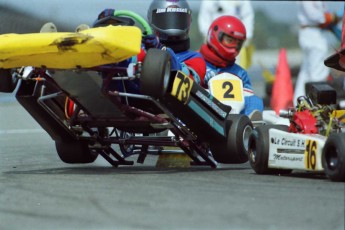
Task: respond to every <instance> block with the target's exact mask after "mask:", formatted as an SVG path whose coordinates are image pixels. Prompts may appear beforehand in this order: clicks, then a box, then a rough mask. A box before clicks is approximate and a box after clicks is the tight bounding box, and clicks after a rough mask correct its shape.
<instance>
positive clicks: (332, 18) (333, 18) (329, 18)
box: [320, 12, 340, 29]
mask: <svg viewBox="0 0 345 230" xmlns="http://www.w3.org/2000/svg"><path fill="white" fill-rule="evenodd" d="M339 20H340V18H338V16H337V14H335V13H330V12H326V13H325V22H324V23H322V24H320V27H321V28H322V29H327V28H329V27H331V26H333V25H335V24H337V23H338V22H339Z"/></svg>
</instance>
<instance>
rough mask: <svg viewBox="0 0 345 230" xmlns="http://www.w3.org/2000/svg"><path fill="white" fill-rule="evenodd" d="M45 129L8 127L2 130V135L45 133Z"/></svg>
mask: <svg viewBox="0 0 345 230" xmlns="http://www.w3.org/2000/svg"><path fill="white" fill-rule="evenodd" d="M44 132H45V131H44V130H43V129H8V130H0V135H3V134H27V133H44Z"/></svg>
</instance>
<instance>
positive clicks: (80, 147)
mask: <svg viewBox="0 0 345 230" xmlns="http://www.w3.org/2000/svg"><path fill="white" fill-rule="evenodd" d="M55 147H56V151H57V153H58V155H59V157H60V159H61V160H62V161H63V162H65V163H67V164H87V163H92V162H94V161H95V160H96V158H97V156H98V153H96V152H94V151H91V150H90V148H89V146H88V143H87V142H80V141H79V142H78V141H69V142H67V141H61V142H60V141H56V142H55Z"/></svg>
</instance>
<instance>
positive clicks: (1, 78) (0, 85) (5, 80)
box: [0, 68, 18, 93]
mask: <svg viewBox="0 0 345 230" xmlns="http://www.w3.org/2000/svg"><path fill="white" fill-rule="evenodd" d="M17 82H18V79H17V78H16V77H15V76H14V75H13V74H12V70H11V69H2V68H0V92H2V93H12V92H13V91H14V90H15V88H16V86H17Z"/></svg>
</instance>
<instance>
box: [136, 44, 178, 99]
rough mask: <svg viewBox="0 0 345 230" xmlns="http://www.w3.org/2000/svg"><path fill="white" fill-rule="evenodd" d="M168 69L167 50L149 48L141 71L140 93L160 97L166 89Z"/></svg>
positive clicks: (169, 69) (169, 67)
mask: <svg viewBox="0 0 345 230" xmlns="http://www.w3.org/2000/svg"><path fill="white" fill-rule="evenodd" d="M170 71H171V66H170V55H169V53H168V51H164V50H160V49H154V48H151V49H149V50H148V51H147V54H146V56H145V59H144V63H143V67H142V72H141V79H140V85H141V86H140V88H141V93H142V94H145V95H148V96H151V97H153V98H158V99H159V98H162V97H163V96H164V95H165V94H166V92H167V90H168V86H169V81H170Z"/></svg>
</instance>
